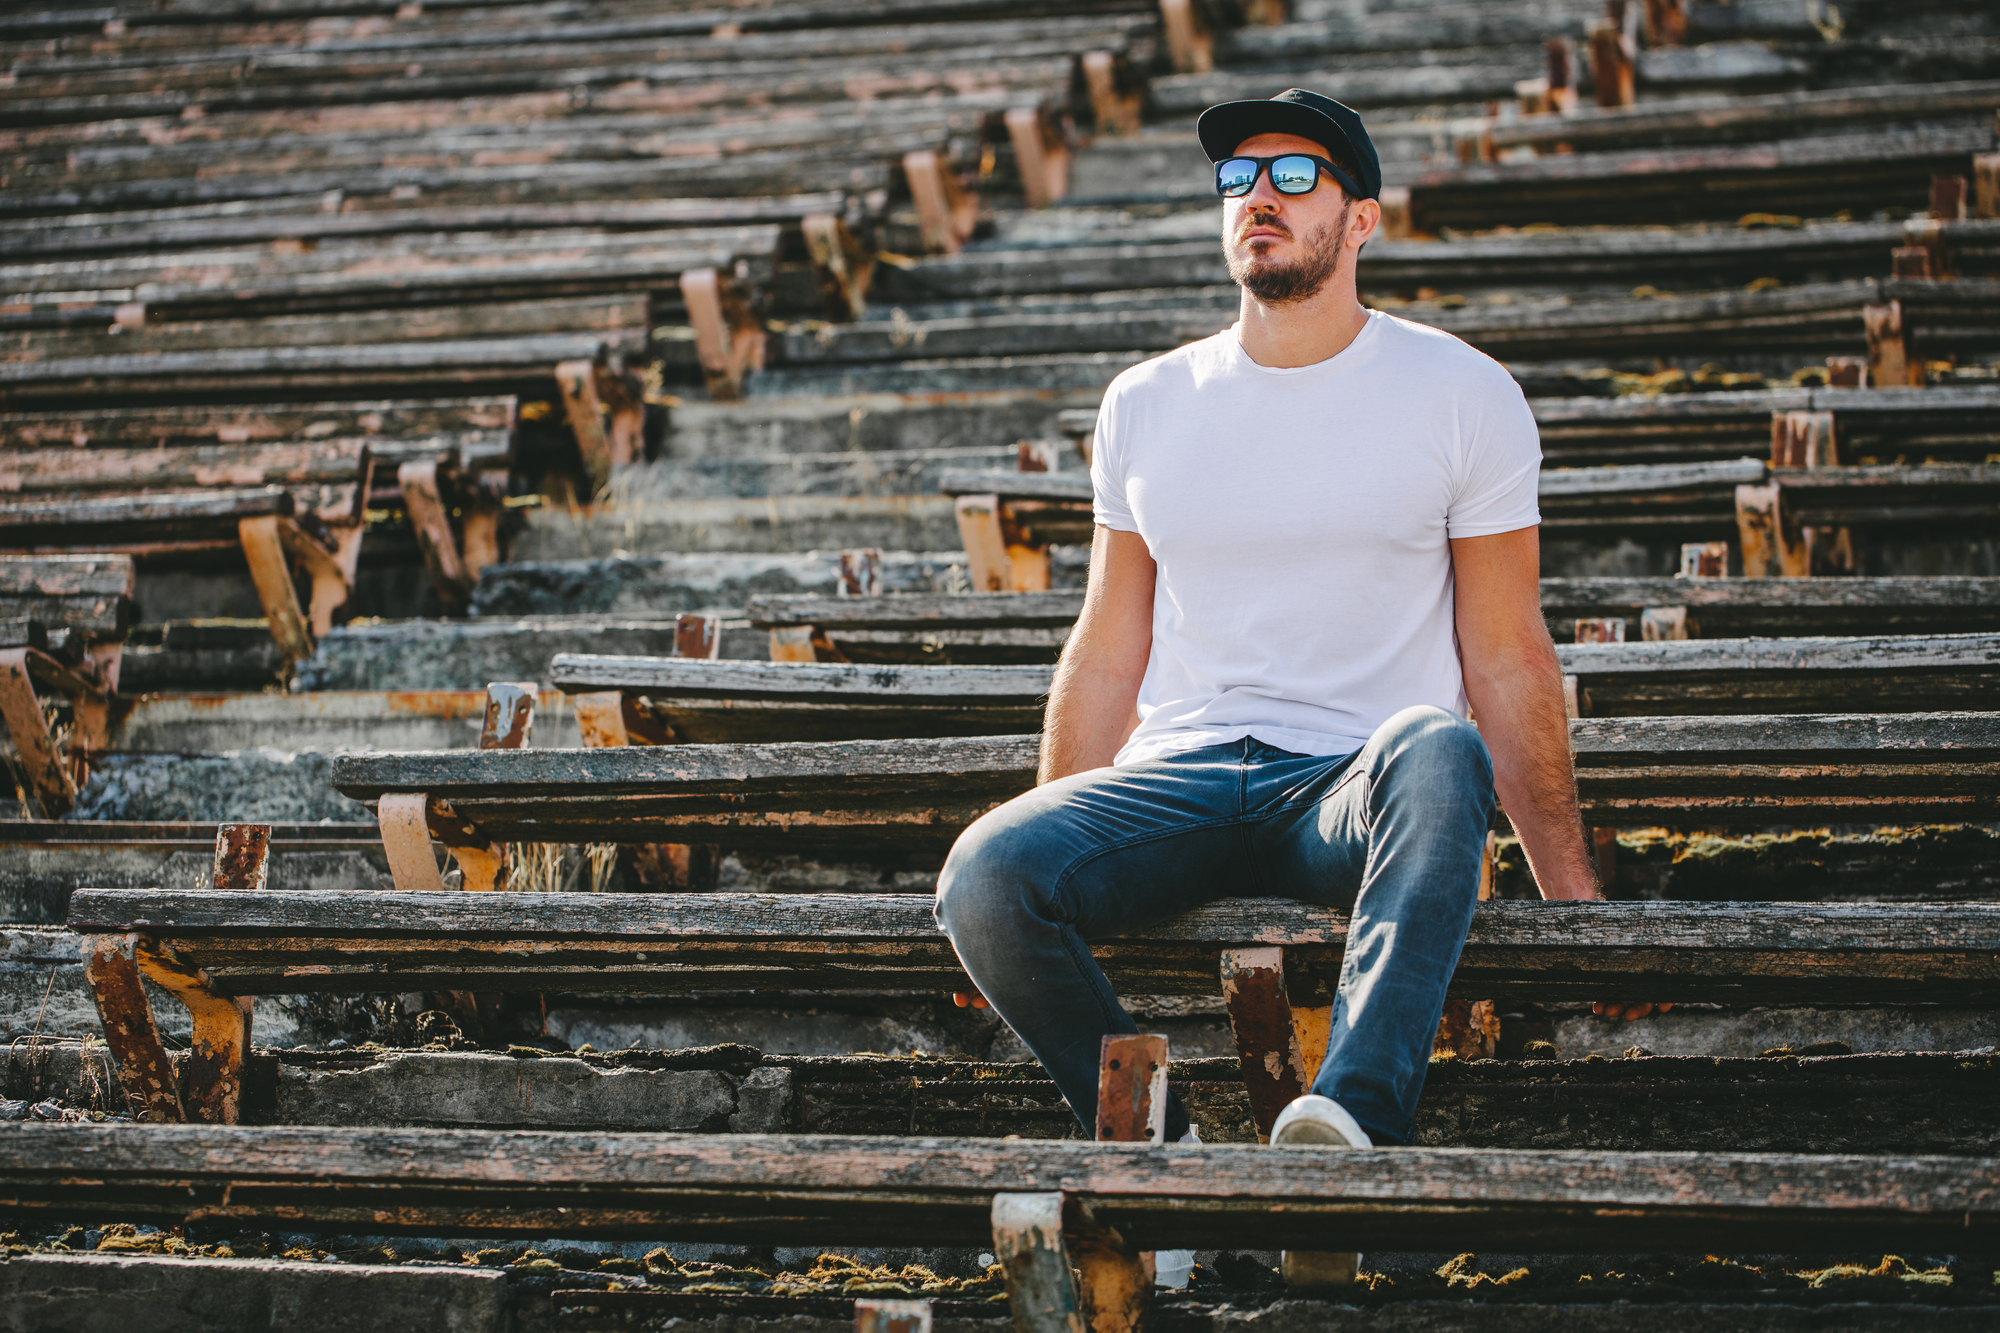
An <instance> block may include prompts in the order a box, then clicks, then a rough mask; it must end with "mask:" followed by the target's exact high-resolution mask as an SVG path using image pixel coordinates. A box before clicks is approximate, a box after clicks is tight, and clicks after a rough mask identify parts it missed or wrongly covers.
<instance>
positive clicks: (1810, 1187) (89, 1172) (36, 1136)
mask: <svg viewBox="0 0 2000 1333" xmlns="http://www.w3.org/2000/svg"><path fill="white" fill-rule="evenodd" d="M1056 1191H1061V1192H1063V1193H1066V1194H1069V1195H1070V1196H1072V1197H1074V1198H1076V1199H1078V1200H1079V1201H1080V1202H1083V1203H1085V1204H1087V1205H1088V1207H1089V1208H1090V1209H1091V1211H1092V1212H1093V1213H1094V1214H1095V1215H1096V1216H1097V1218H1098V1219H1099V1220H1100V1221H1101V1222H1103V1223H1104V1224H1106V1225H1109V1226H1113V1227H1115V1228H1117V1230H1118V1231H1119V1232H1120V1233H1121V1234H1123V1235H1124V1236H1125V1237H1126V1238H1127V1239H1128V1240H1130V1241H1131V1242H1132V1243H1133V1244H1135V1245H1143V1246H1145V1247H1147V1248H1165V1247H1168V1246H1173V1245H1184V1246H1185V1245H1209V1244H1214V1243H1216V1241H1217V1240H1218V1239H1219V1238H1223V1237H1226V1238H1227V1243H1229V1244H1232V1245H1243V1246H1257V1247H1273V1248H1275V1247H1278V1246H1281V1245H1284V1244H1292V1245H1300V1244H1306V1243H1310V1244H1313V1245H1315V1246H1316V1247H1325V1248H1339V1247H1340V1246H1342V1245H1343V1244H1344V1245H1345V1246H1346V1247H1347V1248H1352V1247H1353V1246H1355V1245H1356V1244H1361V1243H1369V1244H1376V1245H1381V1246H1385V1247H1395V1248H1403V1249H1439V1248H1448V1247H1455V1246H1456V1245H1458V1244H1461V1243H1464V1242H1465V1241H1466V1240H1467V1239H1468V1238H1469V1237H1471V1236H1474V1235H1484V1236H1492V1235H1496V1234H1504V1235H1507V1236H1508V1237H1509V1240H1510V1243H1511V1244H1516V1245H1519V1246H1520V1247H1522V1248H1523V1249H1535V1250H1550V1251H1562V1250H1574V1251H1582V1252H1611V1253H1617V1252H1621V1251H1625V1250H1649V1249H1666V1250H1673V1249H1693V1250H1697V1251H1706V1250H1710V1249H1724V1248H1728V1247H1730V1246H1732V1245H1733V1246H1736V1247H1744V1246H1746V1245H1747V1246H1749V1247H1751V1248H1755V1247H1756V1246H1757V1245H1759V1244H1765V1245H1767V1244H1768V1243H1769V1238H1770V1237H1771V1236H1772V1235H1774V1234H1782V1235H1784V1236H1785V1237H1786V1239H1787V1245H1788V1248H1797V1249H1801V1250H1812V1249H1816V1248H1832V1247H1834V1245H1835V1244H1836V1243H1839V1242H1847V1243H1859V1242H1860V1240H1861V1239H1862V1238H1863V1237H1865V1238H1866V1239H1867V1242H1868V1243H1870V1244H1887V1243H1892V1242H1893V1243H1894V1244H1896V1245H1897V1246H1899V1247H1901V1246H1904V1245H1916V1246H1919V1247H1920V1248H1923V1247H1931V1248H1954V1247H1962V1246H1963V1245H1965V1244H1966V1243H1967V1240H1968V1237H1970V1238H1972V1239H1973V1240H1975V1241H1985V1240H1987V1239H1989V1238H1991V1237H1992V1236H1993V1235H1994V1234H1995V1232H1996V1231H1997V1230H2000V1162H1997V1161H1995V1160H1994V1159H1991V1158H1943V1157H1891V1158H1862V1157H1808V1156H1786V1155H1780V1154H1769V1155H1761V1154H1728V1153H1702V1154H1695V1153H1613V1152H1532V1151H1519V1150H1516V1151H1504V1150H1491V1149H1421V1148H1416V1149H1413V1148H1399V1149H1352V1150H1349V1151H1345V1152H1338V1153H1321V1152H1313V1151H1310V1150H1304V1149H1300V1150H1288V1149H1273V1148H1268V1147H1260V1146H1255V1145H1235V1144H1231V1145H1215V1146H1206V1147H1204V1146H1196V1145H1169V1146H1152V1145H1142V1144H1097V1143H1083V1142H1075V1141H1038V1140H1022V1141H1014V1142H995V1141H992V1140H963V1139H962V1140H954V1139H882V1138H866V1137H848V1138H838V1137H811V1136H794V1135H726V1136H725V1135H705V1136H696V1135H673V1134H599V1133H533V1132H493V1131H486V1132H481V1131H462V1130H461V1131H453V1130H380V1129H367V1130H344V1129H303V1128H277V1127H273V1128H261V1129H241V1128H225V1127H216V1126H144V1127H140V1126H97V1125H70V1124H32V1125H17V1126H9V1127H7V1129H6V1131H5V1132H4V1133H0V1206H4V1207H5V1208H6V1209H7V1210H8V1211H9V1212H10V1213H13V1214H15V1215H19V1214H21V1213H24V1212H27V1213H33V1214H44V1215H45V1214H48V1213H51V1212H55V1211H57V1210H60V1211H61V1213H62V1215H64V1216H69V1215H74V1214H76V1213H78V1212H83V1213H86V1214H92V1213H96V1212H100V1211H105V1210H107V1209H115V1210H116V1211H117V1212H119V1213H120V1214H121V1215H135V1214H143V1215H146V1216H152V1217H174V1218H177V1219H183V1220H196V1219H201V1220H209V1221H216V1222H236V1223H239V1224H254V1223H257V1222H263V1223H265V1224H267V1225H272V1226H276V1225H278V1224H279V1219H283V1225H284V1226H285V1228H286V1229H292V1228H293V1227H296V1226H299V1225H311V1226H315V1227H328V1226H331V1227H336V1228H339V1229H342V1230H349V1231H354V1230H363V1229H365V1230H367V1231H370V1232H375V1231H401V1230H422V1229H426V1228H436V1229H438V1230H441V1231H443V1232H444V1233H445V1234H455V1235H465V1234H536V1235H565V1236H605V1237H610V1236H641V1235H643V1236H646V1237H648V1238H658V1239H680V1238H687V1239H694V1238H710V1239H721V1238H727V1239H738V1238H742V1239H749V1238H756V1239H758V1240H761V1241H764V1242H766V1243H811V1242H812V1241H814V1240H815V1239H816V1238H817V1237H819V1236H822V1235H824V1234H826V1232H825V1231H824V1228H826V1227H827V1226H829V1225H835V1226H839V1227H842V1228H843V1232H842V1234H848V1235H851V1236H853V1237H854V1238H855V1239H856V1240H857V1241H863V1242H866V1243H874V1244H919V1243H921V1244H958V1245H978V1244H983V1243H985V1241H986V1238H987V1235H988V1223H989V1210H990V1207H991V1202H992V1198H993V1196H994V1195H995V1194H998V1193H1027V1192H1056Z"/></svg>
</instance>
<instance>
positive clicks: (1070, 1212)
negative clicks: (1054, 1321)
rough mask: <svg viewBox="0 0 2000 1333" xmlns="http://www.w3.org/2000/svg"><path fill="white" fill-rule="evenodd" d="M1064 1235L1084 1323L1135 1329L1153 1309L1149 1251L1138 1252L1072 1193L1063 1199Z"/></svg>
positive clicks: (1108, 1330) (1103, 1329)
mask: <svg viewBox="0 0 2000 1333" xmlns="http://www.w3.org/2000/svg"><path fill="white" fill-rule="evenodd" d="M1063 1240H1064V1242H1065V1243H1066V1245H1067V1246H1068V1249H1069V1254H1070V1258H1071V1259H1073V1260H1075V1261H1076V1270H1077V1277H1078V1278H1079V1281H1078V1283H1077V1298H1078V1304H1079V1305H1080V1306H1081V1308H1082V1313H1083V1323H1084V1327H1085V1328H1087V1329H1089V1330H1090V1333H1140V1330H1142V1329H1144V1328H1145V1327H1146V1324H1147V1322H1148V1319H1149V1318H1150V1316H1151V1315H1152V1312H1153V1275H1154V1269H1153V1256H1152V1254H1151V1253H1141V1252H1140V1251H1139V1250H1138V1249H1136V1248H1135V1247H1134V1246H1133V1245H1132V1243H1131V1242H1130V1241H1128V1240H1126V1239H1125V1237H1124V1236H1122V1235H1120V1234H1119V1232H1118V1230H1117V1229H1116V1228H1114V1227H1112V1226H1110V1225H1108V1224H1106V1223H1104V1222H1102V1221H1100V1220H1099V1219H1098V1217H1097V1216H1096V1215H1095V1214H1094V1213H1092V1211H1091V1209H1090V1204H1089V1203H1088V1202H1087V1201H1085V1200H1083V1199H1081V1198H1078V1197H1077V1196H1075V1195H1065V1196H1064V1198H1063Z"/></svg>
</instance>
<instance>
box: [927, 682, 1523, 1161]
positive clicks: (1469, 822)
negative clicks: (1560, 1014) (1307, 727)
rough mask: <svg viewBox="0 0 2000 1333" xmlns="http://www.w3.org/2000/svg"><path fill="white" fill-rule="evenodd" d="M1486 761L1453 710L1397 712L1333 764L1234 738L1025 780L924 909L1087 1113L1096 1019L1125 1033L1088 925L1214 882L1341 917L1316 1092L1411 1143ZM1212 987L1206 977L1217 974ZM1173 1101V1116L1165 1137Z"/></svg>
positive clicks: (1195, 892) (1137, 919)
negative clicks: (1343, 938)
mask: <svg viewBox="0 0 2000 1333" xmlns="http://www.w3.org/2000/svg"><path fill="white" fill-rule="evenodd" d="M1492 814H1493V762H1492V759H1491V757H1490V756H1489V755H1488V754H1487V752H1486V745H1485V742H1483V741H1482V740H1481V739H1480V737H1479V733H1478V731H1477V730H1475V729H1474V728H1473V726H1472V724H1471V723H1470V722H1467V721H1466V720H1465V719H1463V718H1460V717H1457V716H1455V715H1454V714H1451V713H1447V712H1445V711H1443V710H1442V709H1437V708H1428V707H1423V708H1408V709H1405V710H1403V711H1402V712H1400V713H1398V714H1396V715H1395V716H1394V717H1392V718H1390V719H1389V720H1388V721H1387V722H1385V723H1383V724H1382V727H1381V729H1380V730H1378V731H1377V732H1376V733H1375V734H1374V736H1372V737H1370V738H1369V741H1368V744H1366V745H1365V746H1363V747H1362V748H1361V749H1359V750H1357V751H1355V752H1354V753H1353V754H1349V755H1341V756H1336V757H1332V758H1322V757H1315V756H1309V755H1298V754H1292V753H1290V752H1289V751H1285V750H1278V749H1273V748H1272V747H1270V746H1268V745H1265V744H1262V743H1261V742H1259V741H1255V740H1250V739H1244V740H1240V741H1233V742H1230V743H1229V744H1226V745H1211V746H1208V747H1206V748H1204V749H1199V750H1189V751H1185V752H1183V753H1180V754H1175V755H1169V756H1167V757H1166V758H1163V759H1158V760H1152V761H1149V762H1146V763H1139V764H1132V765H1129V766H1127V767H1123V768H1100V769H1095V770H1093V771H1091V772H1088V773H1077V774H1074V775H1072V776H1070V777H1067V778H1063V779H1061V780H1059V781H1056V782H1051V783H1049V784H1047V785H1046V786H1042V787H1037V788H1036V789H1035V790H1033V791H1031V792H1027V793H1025V794H1023V795H1021V796H1018V797H1016V798H1015V799H1013V800H1011V801H1009V802H1008V803H1007V804H1005V805H1003V806H1001V807H1000V808H999V809H997V810H994V811H992V812H991V813H989V814H987V815H985V816H984V817H983V818H981V819H980V820H979V821H978V822H976V823H974V824H973V825H972V827H970V828H968V829H967V830H966V831H965V832H964V834H963V835H961V836H960V837H959V839H958V842H957V844H956V845H955V846H953V848H952V849H951V856H950V857H949V858H948V859H947V860H946V861H945V866H944V871H943V873H942V874H941V875H940V876H939V877H938V897H937V921H938V925H939V927H940V928H941V929H943V931H944V932H945V934H946V935H948V936H949V937H950V939H951V942H952V946H953V947H954V948H955V949H957V950H958V957H959V961H960V962H961V963H963V964H964V966H965V970H966V973H967V975H969V976H970V977H971V978H972V981H973V984H974V985H976V986H978V987H979V990H980V992H981V993H982V994H983V995H985V996H986V998H987V999H988V1000H989V1001H990V1002H991V1003H992V1005H993V1007H994V1009H995V1010H996V1011H998V1013H999V1015H1000V1017H1002V1018H1004V1019H1005V1020H1007V1024H1008V1026H1010V1027H1012V1028H1013V1029H1014V1031H1015V1032H1016V1033H1017V1034H1018V1035H1019V1036H1020V1038H1021V1040H1022V1041H1023V1042H1025V1043H1026V1044H1027V1046H1028V1049H1029V1050H1031V1051H1033V1052H1034V1053H1035V1058H1036V1059H1038V1060H1040V1061H1041V1062H1042V1067H1043V1068H1045V1069H1047V1070H1048V1072H1049V1074H1050V1076H1051V1077H1052V1078H1054V1079H1055V1082H1056V1086H1057V1087H1058V1088H1060V1089H1061V1090H1062V1094H1063V1096H1064V1097H1065V1098H1067V1099H1068V1101H1069V1105H1070V1109H1071V1110H1072V1111H1074V1112H1075V1113H1076V1115H1077V1118H1078V1119H1079V1120H1081V1121H1082V1122H1083V1124H1084V1125H1085V1126H1086V1127H1087V1128H1088V1127H1091V1126H1093V1125H1094V1124H1095V1123H1096V1116H1097V1061H1098V1050H1099V1047H1100V1046H1101V1044H1102V1039H1103V1038H1104V1037H1105V1036H1106V1035H1107V1034H1109V1033H1130V1032H1136V1031H1138V1025H1137V1024H1135V1023H1134V1022H1133V1021H1132V1018H1131V1016H1130V1015H1129V1014H1127V1013H1126V1012H1125V1010H1124V1008H1123V1007H1122V1006H1121V1005H1120V1004H1119V1003H1118V997H1117V996H1116V995H1115V994H1113V993H1112V990H1111V985H1110V983H1109V982H1108V981H1107V980H1106V979H1105V976H1104V972H1103V970H1102V969H1101V968H1100V967H1098V965H1097V962H1096V960H1095V959H1093V958H1092V957H1091V955H1090V949H1089V943H1088V942H1089V941H1091V940H1100V939H1109V938H1113V937H1116V936H1119V935H1124V934H1128V933H1130V932H1132V931H1134V930H1139V929H1143V928H1145V927H1147V926H1150V925H1153V924H1155V923H1156V922H1160V921H1165V920H1167V919H1169V918H1171V917H1175V916H1179V915H1180V914H1182V913H1183V912H1187V911H1189V910H1191V909H1193V908H1196V907H1199V906H1201V905H1202V904H1204V903H1208V902H1212V901H1214V900H1216V899H1218V898H1296V899H1300V900H1303V901H1305V902H1308V903H1313V904H1315V905H1318V906H1322V907H1327V908H1338V909H1342V910H1347V911H1349V912H1350V913H1351V916H1350V920H1349V923H1348V934H1347V940H1348V945H1347V950H1346V956H1345V958H1344V960H1343V961H1342V963H1341V967H1340V981H1339V987H1338V992H1337V994H1336V996H1335V1001H1334V1011H1333V1029H1332V1033H1331V1036H1330V1038H1329V1040H1328V1042H1327V1049H1326V1060H1325V1062H1324V1063H1322V1064H1321V1065H1320V1069H1319V1076H1318V1077H1317V1078H1316V1079H1314V1081H1313V1088H1312V1090H1313V1091H1314V1092H1317V1093H1319V1094H1321V1095H1323V1096H1326V1097H1331V1098H1333V1099H1334V1100H1335V1101H1337V1102H1339V1103H1340V1104H1341V1105H1342V1106H1344V1107H1346V1108H1347V1110H1348V1113H1349V1114H1351V1115H1352V1116H1353V1117H1354V1118H1355V1119H1356V1120H1358V1121H1359V1122H1360V1123H1361V1127H1362V1128H1363V1129H1365V1130H1367V1131H1368V1133H1369V1136H1370V1137H1371V1138H1373V1139H1374V1140H1375V1142H1377V1143H1401V1142H1404V1141H1406V1140H1407V1139H1408V1138H1409V1136H1410V1133H1411V1130H1412V1127H1413V1123H1414V1122H1413V1117H1414V1114H1415V1111H1416V1105H1417V1097H1418V1095H1419V1094H1421V1093H1422V1091H1423V1085H1424V1071H1425V1067H1426V1065H1427V1063H1428V1062H1429V1059H1430V1052H1431V1045H1432V1041H1433V1039H1434V1037H1435V1035H1436V1033H1437V1026H1438V1019H1439V1017H1440V1015H1441V1014H1442V1013H1443V1010H1444V995H1445V987H1446V984H1447V983H1448V982H1449V981H1450V980H1451V974H1452V970H1453V969H1454V968H1455V967H1457V965H1458V955H1459V950H1460V949H1461V948H1463V947H1464V944H1465V934H1466V931H1467V929H1468V928H1469V927H1470V925H1471V922H1472V908H1473V903H1474V902H1475V901H1476V900H1477V899H1478V896H1479V863H1480V857H1481V853H1482V851H1483V849H1484V846H1485V841H1486V830H1487V827H1488V822H1489V821H1490V820H1491V818H1492ZM1218 984H1219V983H1218ZM1186 1125H1187V1116H1186V1112H1185V1111H1184V1110H1182V1109H1181V1108H1180V1107H1179V1105H1178V1103H1176V1104H1175V1105H1174V1106H1173V1107H1171V1108H1170V1109H1169V1112H1168V1131H1169V1132H1168V1141H1169V1142H1171V1141H1173V1140H1174V1139H1176V1138H1178V1137H1179V1136H1180V1134H1181V1133H1184V1132H1185V1130H1186Z"/></svg>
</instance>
